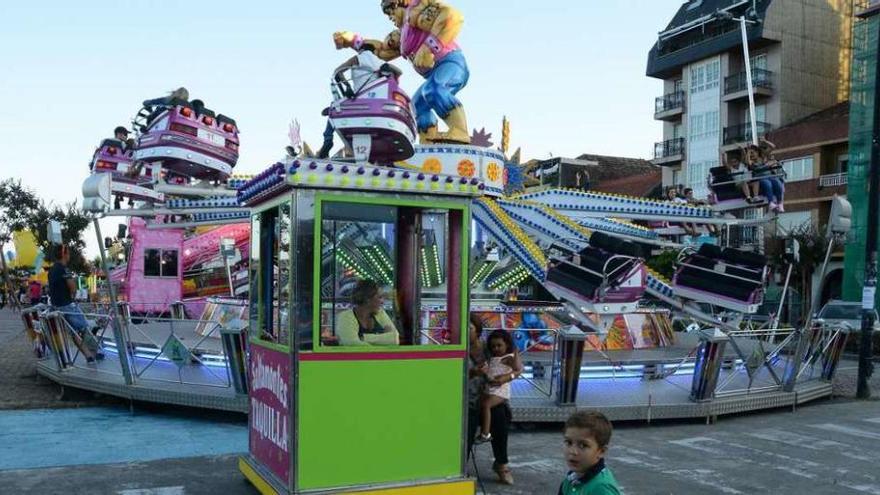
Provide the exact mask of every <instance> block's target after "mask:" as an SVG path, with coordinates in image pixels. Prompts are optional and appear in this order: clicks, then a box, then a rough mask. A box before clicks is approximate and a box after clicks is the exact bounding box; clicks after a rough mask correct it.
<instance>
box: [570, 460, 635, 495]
mask: <svg viewBox="0 0 880 495" xmlns="http://www.w3.org/2000/svg"><path fill="white" fill-rule="evenodd" d="M559 495H620V489H619V488H618V487H617V480H616V479H614V475H613V474H611V470H610V469H608V468H607V467H606V468H605V469H603V470H602V471H600V472H599V474H597V475H596V476H594V477H593V479H591V480H590V481H588V482H586V483H578V480H576V479H575V480H572V479H571V477H568V476H567V477H566V478H565V480H563V481H562V485H560V486H559Z"/></svg>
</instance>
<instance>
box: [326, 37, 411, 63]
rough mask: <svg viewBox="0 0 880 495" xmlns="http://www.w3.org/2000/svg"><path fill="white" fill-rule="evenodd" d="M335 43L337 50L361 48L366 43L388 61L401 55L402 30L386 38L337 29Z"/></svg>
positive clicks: (377, 54)
mask: <svg viewBox="0 0 880 495" xmlns="http://www.w3.org/2000/svg"><path fill="white" fill-rule="evenodd" d="M333 43H335V44H336V49H337V50H342V49H343V48H352V49H354V50H360V49H361V48H362V47H363V46H364V45H368V46H370V47H372V48H373V53H375V54H376V56H377V57H379V58H381V59H382V60H384V61H386V62H390V61H392V60H394V59H396V58H398V57H400V31H398V30H394V31H392V32H391V33H389V34H388V36H386V37H385V40H384V41H382V40H374V39H364V38H363V37H361V35H359V34H357V33H353V32H351V31H337V32H335V33H333Z"/></svg>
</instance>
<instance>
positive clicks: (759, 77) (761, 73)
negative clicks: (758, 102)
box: [724, 69, 773, 95]
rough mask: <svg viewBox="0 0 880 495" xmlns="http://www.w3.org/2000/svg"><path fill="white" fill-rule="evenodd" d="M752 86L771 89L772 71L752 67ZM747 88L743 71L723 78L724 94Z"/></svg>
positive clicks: (746, 80)
mask: <svg viewBox="0 0 880 495" xmlns="http://www.w3.org/2000/svg"><path fill="white" fill-rule="evenodd" d="M752 86H754V87H755V88H765V89H773V72H771V71H769V70H766V69H752ZM746 89H748V79H747V78H746V73H745V71H743V72H738V73H736V74H733V75H731V76H727V77H725V78H724V94H725V95H729V94H731V93H738V92H740V91H745V90H746Z"/></svg>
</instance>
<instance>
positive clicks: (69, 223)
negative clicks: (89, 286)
mask: <svg viewBox="0 0 880 495" xmlns="http://www.w3.org/2000/svg"><path fill="white" fill-rule="evenodd" d="M51 220H56V221H58V222H60V223H61V237H62V239H64V244H66V245H67V248H68V249H69V250H70V263H69V264H68V265H67V266H68V268H69V269H70V270H71V271H73V272H77V273H88V272H89V271H90V270H91V268H90V265H89V262H88V260H87V259H86V258H85V253H84V251H85V247H86V243H85V241H83V239H82V235H83V232H85V230H86V229H88V228H89V225H90V224H91V217H89V216H88V214H86V213H85V212H83V211H82V210H80V209H79V207H77V205H76V202H75V201H74V202H72V203H67V204H66V205H64V206H58V205H55V204H50V205H45V204H42V203H41V204H40V206H39V208H37V209H36V210H35V211H34V212H33V214H32V215H31V216H30V217H29V218H28V223H27V227H28V228H29V229H30V230H31V231H32V232H33V233H34V237H35V238H36V239H37V245H38V246H39V247H40V248H42V249H43V252H44V253H46V259H47V260H48V261H54V253H53V252H52V249H50V247H51V243H50V242H49V233H48V225H49V222H50V221H51Z"/></svg>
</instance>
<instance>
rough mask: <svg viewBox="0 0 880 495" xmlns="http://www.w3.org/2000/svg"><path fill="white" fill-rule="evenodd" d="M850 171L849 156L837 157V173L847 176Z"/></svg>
mask: <svg viewBox="0 0 880 495" xmlns="http://www.w3.org/2000/svg"><path fill="white" fill-rule="evenodd" d="M848 171H849V154H844V155H838V156H837V172H838V173H841V174H845V173H847V172H848Z"/></svg>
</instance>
